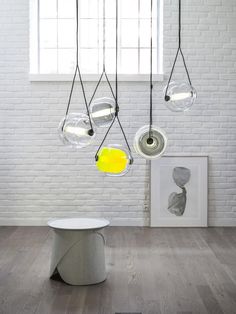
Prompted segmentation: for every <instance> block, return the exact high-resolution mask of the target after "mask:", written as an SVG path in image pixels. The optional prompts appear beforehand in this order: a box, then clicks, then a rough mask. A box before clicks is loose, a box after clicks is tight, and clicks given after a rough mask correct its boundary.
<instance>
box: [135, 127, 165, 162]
mask: <svg viewBox="0 0 236 314" xmlns="http://www.w3.org/2000/svg"><path fill="white" fill-rule="evenodd" d="M166 146H167V136H166V134H165V132H164V131H163V130H162V129H160V128H158V127H156V126H152V128H151V134H150V126H149V125H145V126H143V127H142V128H140V129H139V130H138V131H137V133H136V134H135V137H134V149H135V151H136V153H137V154H139V155H140V156H141V157H143V158H145V159H156V158H159V157H161V156H162V155H163V154H164V152H165V150H166Z"/></svg>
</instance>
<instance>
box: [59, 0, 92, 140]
mask: <svg viewBox="0 0 236 314" xmlns="http://www.w3.org/2000/svg"><path fill="white" fill-rule="evenodd" d="M78 1H79V0H76V66H75V73H74V76H73V80H72V84H71V90H70V95H69V99H68V103H67V108H66V116H67V115H68V113H69V109H70V104H71V97H72V94H73V90H74V85H75V80H76V74H77V72H78V75H79V80H80V84H81V88H82V93H83V98H84V103H85V107H86V111H87V115H88V118H89V124H90V128H91V129H90V130H89V131H88V134H89V135H90V136H93V134H94V130H93V125H92V121H91V117H90V114H89V107H88V103H87V99H86V95H85V89H84V83H83V80H82V75H81V72H80V68H79V16H78V10H79V4H78ZM65 122H66V119H65V120H64V122H63V125H62V131H63V129H64V126H65Z"/></svg>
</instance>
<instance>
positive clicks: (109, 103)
mask: <svg viewBox="0 0 236 314" xmlns="http://www.w3.org/2000/svg"><path fill="white" fill-rule="evenodd" d="M103 77H104V78H105V80H106V82H107V84H108V87H109V89H110V91H111V94H112V97H102V98H94V97H95V94H96V92H97V89H98V87H99V85H100V83H101V81H102V78H103ZM114 98H115V95H114V92H113V89H112V86H111V83H110V80H109V78H108V75H107V72H106V2H105V0H103V69H102V73H101V75H100V78H99V80H98V82H97V85H96V87H95V90H94V93H93V95H92V97H91V99H90V102H89V108H90V115H91V119H92V121H93V123H94V124H95V125H96V126H97V127H108V126H109V125H110V124H111V122H112V121H113V119H114V118H115V106H116V105H115V100H114Z"/></svg>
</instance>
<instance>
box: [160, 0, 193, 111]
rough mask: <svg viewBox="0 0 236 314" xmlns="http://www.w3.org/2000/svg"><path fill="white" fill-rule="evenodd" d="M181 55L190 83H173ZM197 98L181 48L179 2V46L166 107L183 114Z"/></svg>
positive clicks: (165, 95) (168, 85) (165, 94)
mask: <svg viewBox="0 0 236 314" xmlns="http://www.w3.org/2000/svg"><path fill="white" fill-rule="evenodd" d="M179 54H180V55H181V57H182V60H183V65H184V69H185V72H186V75H187V78H188V82H184V81H180V82H174V81H173V82H171V79H172V75H173V72H174V69H175V65H176V61H177V59H178V56H179ZM196 97H197V93H196V90H195V88H194V87H193V86H192V83H191V79H190V75H189V72H188V68H187V65H186V61H185V58H184V54H183V51H182V48H181V0H179V45H178V49H177V53H176V56H175V60H174V63H173V66H172V69H171V72H170V77H169V80H168V83H167V86H166V87H165V89H164V100H165V105H166V107H167V108H168V109H170V110H171V111H174V112H183V111H187V110H189V109H190V108H191V107H192V105H193V104H194V102H195V100H196Z"/></svg>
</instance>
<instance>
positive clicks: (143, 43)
mask: <svg viewBox="0 0 236 314" xmlns="http://www.w3.org/2000/svg"><path fill="white" fill-rule="evenodd" d="M140 47H150V20H149V19H146V20H140Z"/></svg>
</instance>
